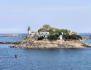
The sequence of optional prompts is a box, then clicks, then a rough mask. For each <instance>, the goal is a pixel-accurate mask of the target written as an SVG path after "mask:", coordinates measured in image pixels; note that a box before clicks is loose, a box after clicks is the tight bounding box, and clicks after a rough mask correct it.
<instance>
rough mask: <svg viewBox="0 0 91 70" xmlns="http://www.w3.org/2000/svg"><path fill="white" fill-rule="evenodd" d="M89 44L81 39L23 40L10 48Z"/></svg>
mask: <svg viewBox="0 0 91 70" xmlns="http://www.w3.org/2000/svg"><path fill="white" fill-rule="evenodd" d="M88 47H91V45H89V44H87V43H85V42H84V41H83V40H81V41H80V40H72V41H62V40H57V41H48V40H40V41H31V40H24V41H22V42H21V43H19V44H17V45H15V46H10V48H30V49H61V48H88Z"/></svg>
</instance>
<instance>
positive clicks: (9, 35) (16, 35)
mask: <svg viewBox="0 0 91 70" xmlns="http://www.w3.org/2000/svg"><path fill="white" fill-rule="evenodd" d="M0 37H25V36H24V35H18V34H6V35H0Z"/></svg>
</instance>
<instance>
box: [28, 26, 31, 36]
mask: <svg viewBox="0 0 91 70" xmlns="http://www.w3.org/2000/svg"><path fill="white" fill-rule="evenodd" d="M30 34H31V30H30V26H29V27H28V35H30Z"/></svg>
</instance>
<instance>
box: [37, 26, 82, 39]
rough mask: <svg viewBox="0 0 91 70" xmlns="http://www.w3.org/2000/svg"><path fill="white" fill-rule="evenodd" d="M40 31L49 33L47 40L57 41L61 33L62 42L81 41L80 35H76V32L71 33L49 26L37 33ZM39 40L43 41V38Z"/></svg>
mask: <svg viewBox="0 0 91 70" xmlns="http://www.w3.org/2000/svg"><path fill="white" fill-rule="evenodd" d="M42 31H47V32H49V33H50V35H49V36H48V39H49V40H57V39H58V38H59V36H60V35H62V33H63V39H64V40H80V39H82V37H81V36H80V35H78V34H77V33H76V32H71V31H70V30H67V29H57V28H53V27H51V26H49V25H44V26H43V28H41V29H39V30H38V32H42ZM40 39H43V37H42V38H40Z"/></svg>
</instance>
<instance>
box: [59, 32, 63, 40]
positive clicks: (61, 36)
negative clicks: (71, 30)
mask: <svg viewBox="0 0 91 70" xmlns="http://www.w3.org/2000/svg"><path fill="white" fill-rule="evenodd" d="M59 39H60V40H63V32H62V34H61V35H60V36H59Z"/></svg>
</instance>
